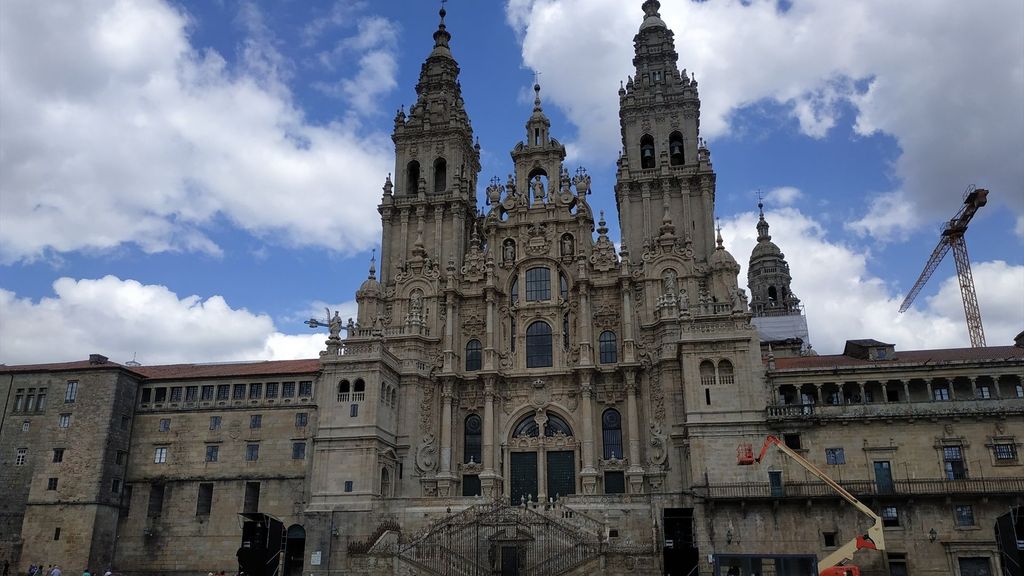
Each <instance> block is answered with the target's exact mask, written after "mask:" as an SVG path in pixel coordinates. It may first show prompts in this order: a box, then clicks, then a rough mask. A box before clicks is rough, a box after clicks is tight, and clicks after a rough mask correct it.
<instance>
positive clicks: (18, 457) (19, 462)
mask: <svg viewBox="0 0 1024 576" xmlns="http://www.w3.org/2000/svg"><path fill="white" fill-rule="evenodd" d="M27 459H28V448H18V450H17V451H16V452H15V453H14V465H15V466H24V465H25V460H27Z"/></svg>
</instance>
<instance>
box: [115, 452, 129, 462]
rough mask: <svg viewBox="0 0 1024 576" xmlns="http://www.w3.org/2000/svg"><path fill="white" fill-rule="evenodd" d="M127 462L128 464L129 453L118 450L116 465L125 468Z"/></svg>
mask: <svg viewBox="0 0 1024 576" xmlns="http://www.w3.org/2000/svg"><path fill="white" fill-rule="evenodd" d="M125 462H128V453H127V452H125V451H124V450H118V451H117V455H116V456H114V463H115V464H117V465H118V466H124V464H125Z"/></svg>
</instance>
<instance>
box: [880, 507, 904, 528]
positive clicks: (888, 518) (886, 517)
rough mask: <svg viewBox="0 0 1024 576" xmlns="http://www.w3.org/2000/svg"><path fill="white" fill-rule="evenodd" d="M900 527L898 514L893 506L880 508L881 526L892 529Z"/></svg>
mask: <svg viewBox="0 0 1024 576" xmlns="http://www.w3.org/2000/svg"><path fill="white" fill-rule="evenodd" d="M899 525H900V512H899V510H897V509H896V507H895V506H883V507H882V526H885V527H887V528H894V527H897V526H899Z"/></svg>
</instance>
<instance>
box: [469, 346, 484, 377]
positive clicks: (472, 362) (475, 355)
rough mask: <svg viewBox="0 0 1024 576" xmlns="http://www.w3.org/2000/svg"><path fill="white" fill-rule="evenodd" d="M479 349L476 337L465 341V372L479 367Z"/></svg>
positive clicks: (480, 348)
mask: <svg viewBox="0 0 1024 576" xmlns="http://www.w3.org/2000/svg"><path fill="white" fill-rule="evenodd" d="M481 350H482V347H481V346H480V341H479V340H477V339H476V338H474V339H472V340H470V341H469V342H467V343H466V372H472V371H474V370H479V369H480V364H481V359H480V356H481Z"/></svg>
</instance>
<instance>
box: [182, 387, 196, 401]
mask: <svg viewBox="0 0 1024 576" xmlns="http://www.w3.org/2000/svg"><path fill="white" fill-rule="evenodd" d="M196 400H199V386H188V387H186V388H185V402H195V401H196Z"/></svg>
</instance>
